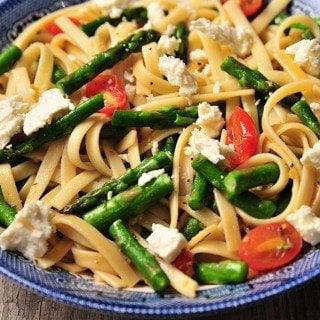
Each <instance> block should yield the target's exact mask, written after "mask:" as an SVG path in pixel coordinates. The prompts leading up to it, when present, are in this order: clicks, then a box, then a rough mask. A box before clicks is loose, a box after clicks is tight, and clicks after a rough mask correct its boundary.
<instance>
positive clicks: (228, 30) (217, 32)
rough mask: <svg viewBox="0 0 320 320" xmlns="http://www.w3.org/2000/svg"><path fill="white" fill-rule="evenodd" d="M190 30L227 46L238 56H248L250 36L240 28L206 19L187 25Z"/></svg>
mask: <svg viewBox="0 0 320 320" xmlns="http://www.w3.org/2000/svg"><path fill="white" fill-rule="evenodd" d="M189 28H190V30H199V31H201V32H202V33H204V34H206V35H207V36H208V37H210V38H211V39H213V40H215V41H217V42H219V43H221V44H224V45H227V46H228V47H230V49H231V50H232V51H234V52H235V53H236V54H237V55H238V56H240V57H245V56H247V55H249V54H250V52H251V47H252V44H253V40H252V36H251V34H250V33H249V31H247V30H246V29H244V28H242V27H235V28H234V27H230V26H228V25H224V24H217V23H215V22H213V21H210V20H208V19H206V18H199V19H197V20H193V21H191V22H190V24H189Z"/></svg>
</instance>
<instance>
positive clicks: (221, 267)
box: [195, 260, 248, 284]
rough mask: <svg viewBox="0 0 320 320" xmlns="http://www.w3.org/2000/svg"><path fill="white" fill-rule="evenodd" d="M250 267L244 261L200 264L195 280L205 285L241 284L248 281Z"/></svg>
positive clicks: (196, 270)
mask: <svg viewBox="0 0 320 320" xmlns="http://www.w3.org/2000/svg"><path fill="white" fill-rule="evenodd" d="M247 274H248V265H247V264H246V263H245V262H243V261H234V260H225V261H221V262H219V263H214V262H198V263H196V264H195V278H196V280H197V281H199V282H200V283H203V284H226V283H240V282H244V281H245V280H246V279H247Z"/></svg>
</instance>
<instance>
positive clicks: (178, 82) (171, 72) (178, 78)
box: [159, 55, 198, 96]
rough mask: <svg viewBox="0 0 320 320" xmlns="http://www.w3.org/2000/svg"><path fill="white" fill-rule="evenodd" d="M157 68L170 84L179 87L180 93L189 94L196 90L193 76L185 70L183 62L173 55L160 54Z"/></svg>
mask: <svg viewBox="0 0 320 320" xmlns="http://www.w3.org/2000/svg"><path fill="white" fill-rule="evenodd" d="M159 70H160V72H161V73H162V74H163V75H165V76H166V77H167V79H168V81H169V83H170V84H172V85H173V86H178V87H180V89H179V93H180V94H181V95H184V96H185V95H191V94H194V93H196V92H197V91H198V85H197V82H196V80H195V77H194V76H193V75H192V74H191V73H190V72H189V71H188V70H187V67H186V65H185V63H184V62H183V61H182V60H181V59H178V58H175V57H173V56H166V55H164V56H162V57H160V59H159Z"/></svg>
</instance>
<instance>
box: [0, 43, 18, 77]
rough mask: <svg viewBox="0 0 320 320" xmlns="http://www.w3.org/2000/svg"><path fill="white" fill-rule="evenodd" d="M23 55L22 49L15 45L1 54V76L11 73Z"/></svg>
mask: <svg viewBox="0 0 320 320" xmlns="http://www.w3.org/2000/svg"><path fill="white" fill-rule="evenodd" d="M21 55H22V51H21V49H20V48H19V47H18V46H16V45H15V44H11V45H9V46H8V47H7V48H5V49H4V50H3V51H1V53H0V76H1V75H2V74H4V73H5V72H7V71H9V70H10V68H11V67H12V66H13V65H14V64H15V63H16V62H17V61H18V60H19V58H20V57H21Z"/></svg>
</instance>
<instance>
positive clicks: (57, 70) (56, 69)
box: [51, 63, 67, 83]
mask: <svg viewBox="0 0 320 320" xmlns="http://www.w3.org/2000/svg"><path fill="white" fill-rule="evenodd" d="M66 75H67V74H66V73H65V71H64V70H63V69H62V68H61V67H60V66H59V65H58V64H56V63H55V64H54V65H53V70H52V75H51V82H52V83H57V82H58V81H59V80H60V79H62V78H64V77H65V76H66Z"/></svg>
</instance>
